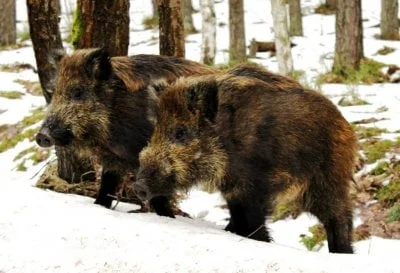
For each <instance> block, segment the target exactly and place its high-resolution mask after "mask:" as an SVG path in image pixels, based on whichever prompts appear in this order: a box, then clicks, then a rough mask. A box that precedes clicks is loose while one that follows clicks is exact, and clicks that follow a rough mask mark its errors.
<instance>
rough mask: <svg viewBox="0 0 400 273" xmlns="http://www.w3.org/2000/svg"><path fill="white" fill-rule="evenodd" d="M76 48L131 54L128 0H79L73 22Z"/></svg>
mask: <svg viewBox="0 0 400 273" xmlns="http://www.w3.org/2000/svg"><path fill="white" fill-rule="evenodd" d="M72 33H73V35H72V36H73V39H72V40H73V41H72V43H73V45H74V46H75V48H91V47H103V48H106V49H107V50H108V52H109V54H110V55H111V56H122V55H127V54H128V47H129V0H96V1H92V0H78V2H77V8H76V13H75V16H74V23H73V29H72Z"/></svg>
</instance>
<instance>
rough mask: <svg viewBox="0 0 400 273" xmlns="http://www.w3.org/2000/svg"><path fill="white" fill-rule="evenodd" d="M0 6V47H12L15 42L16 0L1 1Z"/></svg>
mask: <svg viewBox="0 0 400 273" xmlns="http://www.w3.org/2000/svg"><path fill="white" fill-rule="evenodd" d="M1 1H2V4H1V5H0V46H4V45H13V44H15V43H16V40H17V27H16V11H15V1H16V0H1Z"/></svg>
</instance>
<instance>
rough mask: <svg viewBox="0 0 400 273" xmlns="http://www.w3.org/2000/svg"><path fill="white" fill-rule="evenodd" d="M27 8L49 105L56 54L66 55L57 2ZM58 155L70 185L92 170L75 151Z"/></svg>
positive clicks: (31, 1)
mask: <svg viewBox="0 0 400 273" xmlns="http://www.w3.org/2000/svg"><path fill="white" fill-rule="evenodd" d="M27 7H28V19H29V29H30V34H31V39H32V44H33V49H34V51H35V58H36V65H37V70H38V74H39V80H40V84H41V86H42V90H43V95H44V97H45V99H46V102H47V103H50V101H51V95H52V92H53V90H55V77H56V73H57V67H58V58H57V54H58V52H59V51H63V46H62V41H61V36H60V31H59V28H58V1H57V0H27ZM56 154H57V156H58V163H57V166H58V175H59V177H61V178H62V179H64V180H66V181H68V182H79V181H80V179H81V176H82V174H84V173H86V172H87V171H90V170H91V169H92V168H91V164H90V162H89V161H88V160H87V159H85V160H79V159H78V157H77V156H76V155H75V153H74V152H73V150H66V149H65V148H61V147H57V146H56ZM86 178H90V177H86Z"/></svg>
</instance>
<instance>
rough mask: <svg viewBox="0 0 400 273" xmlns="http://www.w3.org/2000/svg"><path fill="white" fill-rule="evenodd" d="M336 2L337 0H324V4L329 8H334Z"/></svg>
mask: <svg viewBox="0 0 400 273" xmlns="http://www.w3.org/2000/svg"><path fill="white" fill-rule="evenodd" d="M337 2H338V0H326V5H327V6H328V7H329V8H331V9H336V8H337Z"/></svg>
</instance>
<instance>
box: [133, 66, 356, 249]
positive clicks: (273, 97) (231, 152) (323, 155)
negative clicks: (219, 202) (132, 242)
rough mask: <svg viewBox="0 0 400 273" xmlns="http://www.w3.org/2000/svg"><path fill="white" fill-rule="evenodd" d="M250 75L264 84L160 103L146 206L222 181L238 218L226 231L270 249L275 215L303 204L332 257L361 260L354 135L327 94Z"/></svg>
mask: <svg viewBox="0 0 400 273" xmlns="http://www.w3.org/2000/svg"><path fill="white" fill-rule="evenodd" d="M240 69H241V68H239V69H236V70H234V71H240ZM249 69H256V73H254V75H255V77H249V76H251V75H253V74H251V72H248V70H247V69H245V70H243V71H245V72H243V71H242V72H243V74H244V75H245V77H243V76H240V75H238V74H237V73H235V72H234V73H231V74H229V71H228V73H227V74H223V75H206V76H201V77H191V78H186V79H182V80H180V81H178V82H176V83H175V84H173V85H172V86H170V87H169V88H168V90H167V91H165V92H164V93H163V94H162V95H161V97H160V107H159V113H158V121H157V125H156V127H155V130H154V133H153V136H152V138H151V141H150V143H149V145H148V146H147V147H146V148H144V149H143V151H142V152H141V154H140V157H139V159H140V168H139V173H138V178H140V179H141V181H144V182H143V183H145V185H144V186H142V188H143V189H146V190H147V192H148V194H147V195H146V196H159V195H168V194H171V193H172V192H174V191H175V190H177V189H180V188H184V189H187V188H189V187H191V186H193V184H194V183H198V182H200V181H214V182H216V185H217V186H218V188H219V189H220V190H221V192H222V194H223V196H224V197H225V199H226V200H227V203H228V207H229V211H230V214H231V219H230V222H229V224H228V226H227V227H226V229H227V230H228V231H231V232H234V233H236V234H239V235H242V236H246V237H247V236H249V235H250V234H251V236H250V237H251V238H253V239H257V240H262V241H270V240H271V238H270V236H269V234H268V231H267V229H265V228H264V229H259V227H260V226H262V225H264V223H265V216H267V215H268V214H269V213H271V211H272V209H273V207H274V205H276V203H277V202H286V201H291V202H293V201H295V202H297V203H298V204H299V205H300V206H301V207H302V208H303V209H304V210H305V211H309V212H311V213H312V214H314V215H315V216H317V217H318V219H319V220H320V221H321V222H322V223H323V224H324V227H325V229H326V232H327V236H328V245H329V250H330V251H331V252H341V253H352V247H351V240H352V239H351V237H352V202H351V200H350V196H349V183H350V181H351V179H352V176H353V168H354V165H355V154H356V146H357V144H356V136H355V133H354V131H353V130H352V128H351V126H350V125H349V124H348V123H347V121H346V120H345V119H344V118H343V116H342V115H341V114H340V112H339V111H338V109H337V108H336V107H335V106H334V105H333V104H332V103H331V102H330V101H329V100H328V99H327V98H325V97H324V96H322V95H320V94H319V93H317V92H315V91H311V90H304V89H303V88H302V87H301V86H300V85H299V84H297V83H293V82H292V81H290V80H289V81H286V78H283V77H280V76H276V77H275V78H276V79H277V80H272V81H269V80H265V79H271V78H272V77H274V75H273V74H271V73H269V74H268V73H266V74H263V73H261V74H259V73H258V72H260V71H262V70H259V68H249ZM257 71H258V72H257ZM264 77H265V78H264ZM254 78H258V79H261V80H262V79H263V78H264V81H260V80H258V79H254ZM254 231H256V232H254Z"/></svg>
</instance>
